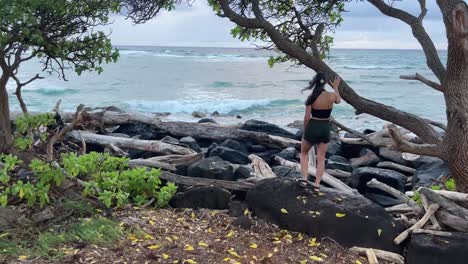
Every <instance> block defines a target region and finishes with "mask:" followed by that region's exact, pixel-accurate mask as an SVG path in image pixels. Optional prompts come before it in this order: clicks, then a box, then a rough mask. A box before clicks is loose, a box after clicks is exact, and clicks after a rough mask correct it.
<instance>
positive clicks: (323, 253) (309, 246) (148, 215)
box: [7, 208, 367, 264]
mask: <svg viewBox="0 0 468 264" xmlns="http://www.w3.org/2000/svg"><path fill="white" fill-rule="evenodd" d="M246 213H247V212H246ZM114 218H115V219H114V220H115V221H117V222H119V223H120V226H122V227H123V228H124V229H125V230H126V232H125V237H124V238H122V239H121V240H120V241H118V242H117V243H115V245H114V246H112V247H106V248H104V247H98V246H95V245H89V244H70V245H62V246H61V248H60V249H58V250H61V251H63V252H64V254H65V256H64V257H63V258H61V259H59V260H54V261H52V260H47V259H45V258H34V259H12V260H9V261H8V262H7V263H38V264H43V263H44V264H45V263H64V264H72V263H73V264H74V263H87V264H93V263H98V264H105V263H128V264H130V263H135V264H136V263H181V264H183V263H186V264H193V263H231V264H234V263H248V264H250V263H288V264H292V263H352V264H359V263H362V264H364V263H367V261H366V259H365V258H363V257H359V256H357V255H356V254H353V253H351V252H350V251H349V250H347V249H345V248H343V247H341V246H340V245H338V244H337V243H336V242H334V241H333V240H331V239H322V240H318V239H315V238H313V237H309V236H307V235H302V234H299V233H294V232H287V231H285V230H281V229H279V228H277V227H275V226H274V225H271V224H266V223H264V222H263V221H258V220H255V219H253V220H251V221H249V220H246V221H244V225H251V226H250V228H249V229H244V228H240V227H237V225H236V224H235V221H236V219H235V218H232V217H230V216H229V215H227V214H226V212H222V211H215V210H167V209H161V210H151V209H144V210H143V209H139V208H136V209H135V208H132V209H126V210H121V211H117V212H115V213H114ZM243 218H244V220H245V219H246V218H247V219H249V217H243Z"/></svg>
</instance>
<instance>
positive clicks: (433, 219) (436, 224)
mask: <svg viewBox="0 0 468 264" xmlns="http://www.w3.org/2000/svg"><path fill="white" fill-rule="evenodd" d="M420 197H421V203H422V205H423V207H424V210H426V211H427V210H429V206H430V204H429V201H428V200H427V198H426V196H425V195H424V194H421V195H420ZM430 220H431V223H432V225H433V226H434V230H441V228H440V224H439V221H437V218H436V217H435V215H431V217H430Z"/></svg>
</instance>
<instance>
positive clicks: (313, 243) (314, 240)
mask: <svg viewBox="0 0 468 264" xmlns="http://www.w3.org/2000/svg"><path fill="white" fill-rule="evenodd" d="M318 246H320V243H317V238H315V237H314V238H311V239H310V240H309V247H318Z"/></svg>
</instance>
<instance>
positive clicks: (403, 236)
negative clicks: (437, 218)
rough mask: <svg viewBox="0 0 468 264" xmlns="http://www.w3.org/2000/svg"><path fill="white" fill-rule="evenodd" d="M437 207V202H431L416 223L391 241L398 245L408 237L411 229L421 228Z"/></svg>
mask: <svg viewBox="0 0 468 264" xmlns="http://www.w3.org/2000/svg"><path fill="white" fill-rule="evenodd" d="M439 207H440V206H439V205H438V204H431V206H429V208H428V210H427V211H426V213H425V214H424V216H423V217H422V218H421V219H420V220H419V221H418V222H417V223H416V224H414V225H413V226H411V227H410V228H408V229H406V230H405V231H403V232H402V233H401V234H399V235H398V236H397V237H396V238H395V239H394V240H393V242H394V243H395V244H396V245H399V244H401V242H403V241H405V239H407V238H408V236H409V235H410V234H411V232H412V231H413V230H415V229H421V228H422V227H423V226H424V225H425V224H426V223H427V221H429V219H430V217H431V216H432V215H433V214H434V213H435V212H436V211H437V210H438V209H439Z"/></svg>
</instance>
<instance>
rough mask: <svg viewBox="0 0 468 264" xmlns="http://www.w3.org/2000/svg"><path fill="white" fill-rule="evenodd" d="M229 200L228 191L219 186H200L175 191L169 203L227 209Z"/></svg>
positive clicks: (189, 206)
mask: <svg viewBox="0 0 468 264" xmlns="http://www.w3.org/2000/svg"><path fill="white" fill-rule="evenodd" d="M230 201H231V193H230V192H229V191H227V190H225V189H223V188H219V187H212V186H201V187H193V188H191V189H189V190H187V191H185V192H182V193H177V194H176V195H175V196H174V197H173V198H172V200H171V202H170V204H171V205H172V206H173V207H176V208H193V209H199V208H208V209H228V208H229V202H230Z"/></svg>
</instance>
